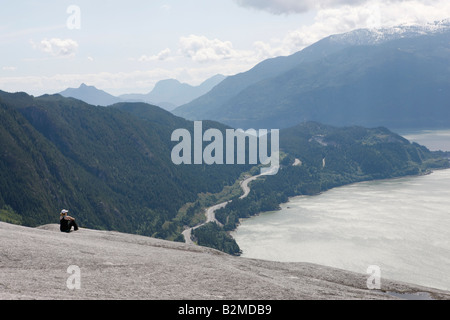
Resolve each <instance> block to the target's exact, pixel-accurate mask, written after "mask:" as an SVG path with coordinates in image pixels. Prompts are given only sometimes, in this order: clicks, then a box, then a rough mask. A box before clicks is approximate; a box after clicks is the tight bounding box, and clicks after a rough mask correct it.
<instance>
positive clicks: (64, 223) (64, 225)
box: [59, 218, 78, 232]
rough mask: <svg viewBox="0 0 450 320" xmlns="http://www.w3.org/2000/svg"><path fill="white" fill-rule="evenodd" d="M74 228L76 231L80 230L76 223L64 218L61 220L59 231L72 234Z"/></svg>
mask: <svg viewBox="0 0 450 320" xmlns="http://www.w3.org/2000/svg"><path fill="white" fill-rule="evenodd" d="M72 227H73V228H74V230H75V231H77V230H78V225H77V223H76V222H75V221H71V220H66V219H64V218H62V219H61V220H60V227H59V229H60V230H61V232H70V230H72Z"/></svg>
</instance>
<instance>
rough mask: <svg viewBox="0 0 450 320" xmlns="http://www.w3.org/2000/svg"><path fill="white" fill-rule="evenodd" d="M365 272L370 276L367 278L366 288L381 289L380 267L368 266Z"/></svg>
mask: <svg viewBox="0 0 450 320" xmlns="http://www.w3.org/2000/svg"><path fill="white" fill-rule="evenodd" d="M367 273H368V274H370V277H369V278H368V279H367V289H369V290H380V289H381V268H380V267H379V266H369V267H368V268H367Z"/></svg>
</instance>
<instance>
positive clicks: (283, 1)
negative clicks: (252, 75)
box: [0, 0, 450, 95]
mask: <svg viewBox="0 0 450 320" xmlns="http://www.w3.org/2000/svg"><path fill="white" fill-rule="evenodd" d="M70 6H75V7H76V8H77V9H79V15H74V14H75V13H77V12H75V11H68V8H69V7H70ZM73 17H75V19H70V18H73ZM449 17H450V1H448V0H402V1H401V0H371V1H368V0H317V1H312V0H214V1H211V0H209V1H208V0H150V1H142V0H141V1H137V0H128V1H119V0H109V1H99V0H91V1H85V0H71V1H65V0H43V1H29V0H28V1H21V0H19V1H8V2H6V3H2V5H1V10H0V52H1V53H0V54H1V59H0V90H4V91H10V92H14V91H25V92H28V93H30V94H34V95H40V94H44V93H55V92H59V91H62V90H64V89H65V88H67V87H78V86H79V85H80V84H81V83H83V82H84V83H86V84H88V85H95V86H96V87H98V88H100V89H103V90H106V91H108V92H110V93H112V94H115V95H118V94H122V93H147V92H149V91H151V89H152V88H153V86H154V84H155V83H156V82H157V81H159V80H163V79H168V78H176V79H178V80H180V81H182V82H187V83H190V84H193V85H197V84H199V83H201V82H202V81H204V80H206V79H207V78H209V77H211V76H213V75H215V74H218V73H221V74H224V75H232V74H236V73H239V72H244V71H246V70H248V69H250V68H252V67H253V66H254V65H256V64H257V63H259V62H260V61H262V60H264V59H267V58H271V57H275V56H280V55H289V54H292V53H295V52H297V51H299V50H301V49H303V48H304V47H306V46H308V45H310V44H312V43H314V42H315V41H318V40H320V39H321V38H323V37H325V36H328V35H330V34H335V33H342V32H347V31H351V30H354V29H357V28H367V27H384V26H392V25H397V24H402V23H425V22H427V21H428V22H432V21H435V20H441V19H446V18H449ZM78 18H79V19H78ZM68 20H69V22H70V23H71V26H74V23H77V26H78V23H79V27H80V28H79V29H77V28H76V29H73V28H69V26H68Z"/></svg>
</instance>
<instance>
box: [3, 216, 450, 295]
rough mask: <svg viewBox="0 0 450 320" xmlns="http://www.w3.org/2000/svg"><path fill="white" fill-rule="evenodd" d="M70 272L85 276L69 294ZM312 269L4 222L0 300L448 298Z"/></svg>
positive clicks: (191, 247) (123, 237)
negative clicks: (377, 288) (375, 286)
mask: <svg viewBox="0 0 450 320" xmlns="http://www.w3.org/2000/svg"><path fill="white" fill-rule="evenodd" d="M69 266H77V267H79V270H80V276H81V277H80V284H81V287H80V289H74V290H71V289H69V288H68V286H67V280H68V279H69V277H71V274H69V273H68V272H67V271H68V268H69ZM367 278H368V275H363V274H356V273H352V272H347V271H343V270H338V269H333V268H329V267H324V266H319V265H313V264H307V263H281V262H271V261H262V260H253V259H245V258H240V257H232V256H229V255H226V254H224V253H221V252H219V251H216V250H213V249H209V248H204V247H198V246H194V245H188V244H184V243H174V242H169V241H163V240H158V239H153V238H148V237H143V236H137V235H130V234H123V233H118V232H109V231H97V230H89V229H80V230H79V231H77V232H72V233H70V234H67V233H61V232H59V226H58V225H46V226H42V227H39V228H26V227H21V226H15V225H10V224H6V223H0V299H3V300H5V299H13V300H16V299H26V300H29V299H37V300H42V299H50V300H53V299H59V300H61V299H63V300H64V299H88V300H91V299H102V300H111V299H121V300H122V299H138V300H143V299H146V300H211V299H213V300H221V299H227V300H247V299H252V300H253V299H254V300H284V299H289V300H300V299H405V298H406V299H411V297H412V298H423V299H450V293H449V292H444V291H440V290H435V289H430V288H424V287H420V286H416V285H412V284H405V283H399V282H395V281H388V280H384V279H383V281H382V288H381V289H382V291H370V290H368V289H367V287H366V281H367Z"/></svg>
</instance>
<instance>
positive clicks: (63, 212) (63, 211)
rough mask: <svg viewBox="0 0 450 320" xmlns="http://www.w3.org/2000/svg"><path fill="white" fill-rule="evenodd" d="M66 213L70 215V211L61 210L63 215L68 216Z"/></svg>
mask: <svg viewBox="0 0 450 320" xmlns="http://www.w3.org/2000/svg"><path fill="white" fill-rule="evenodd" d="M66 213H69V210H66V209H64V210H61V214H66Z"/></svg>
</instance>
